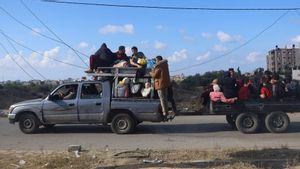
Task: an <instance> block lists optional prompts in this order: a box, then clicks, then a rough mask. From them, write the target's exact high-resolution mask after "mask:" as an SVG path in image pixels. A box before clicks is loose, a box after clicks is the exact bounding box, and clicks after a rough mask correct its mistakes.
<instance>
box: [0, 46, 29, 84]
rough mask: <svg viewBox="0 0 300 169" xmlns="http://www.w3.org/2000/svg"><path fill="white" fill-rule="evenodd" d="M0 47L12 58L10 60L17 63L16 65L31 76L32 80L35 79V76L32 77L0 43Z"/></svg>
mask: <svg viewBox="0 0 300 169" xmlns="http://www.w3.org/2000/svg"><path fill="white" fill-rule="evenodd" d="M0 46H1V47H2V49H3V50H4V51H5V52H6V54H7V55H8V56H9V57H10V59H11V60H12V61H13V62H15V64H16V65H18V67H19V68H20V69H21V70H22V71H23V72H24V73H25V74H26V75H27V76H29V77H30V78H31V79H34V78H33V76H31V75H30V74H29V73H28V72H27V71H26V70H25V69H24V68H23V67H22V66H21V65H20V64H19V63H18V62H17V61H15V59H14V58H13V57H12V56H11V55H10V54H9V52H8V50H7V49H6V48H5V47H4V45H3V44H2V43H1V42H0Z"/></svg>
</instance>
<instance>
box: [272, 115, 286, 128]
mask: <svg viewBox="0 0 300 169" xmlns="http://www.w3.org/2000/svg"><path fill="white" fill-rule="evenodd" d="M272 121H273V126H274V127H276V128H280V127H282V126H283V124H284V121H283V118H282V117H281V116H276V117H274V118H273V120H272Z"/></svg>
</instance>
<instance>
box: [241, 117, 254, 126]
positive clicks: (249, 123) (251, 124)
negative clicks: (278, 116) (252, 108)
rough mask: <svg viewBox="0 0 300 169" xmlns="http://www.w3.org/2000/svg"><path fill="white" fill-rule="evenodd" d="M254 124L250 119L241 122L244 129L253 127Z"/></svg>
mask: <svg viewBox="0 0 300 169" xmlns="http://www.w3.org/2000/svg"><path fill="white" fill-rule="evenodd" d="M253 124H254V122H253V120H252V119H251V117H246V118H245V119H244V120H243V126H244V127H246V128H251V127H252V126H253Z"/></svg>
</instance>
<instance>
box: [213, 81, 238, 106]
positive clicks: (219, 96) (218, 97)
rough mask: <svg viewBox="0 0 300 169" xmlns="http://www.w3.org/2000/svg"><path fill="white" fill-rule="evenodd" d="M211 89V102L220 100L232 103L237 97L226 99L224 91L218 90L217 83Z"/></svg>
mask: <svg viewBox="0 0 300 169" xmlns="http://www.w3.org/2000/svg"><path fill="white" fill-rule="evenodd" d="M213 90H214V91H213V92H210V93H209V96H210V100H211V101H213V102H220V101H221V102H223V103H234V102H235V101H236V100H237V97H234V98H230V99H227V98H226V97H225V96H224V93H223V92H220V90H221V89H220V87H219V85H217V84H215V85H213Z"/></svg>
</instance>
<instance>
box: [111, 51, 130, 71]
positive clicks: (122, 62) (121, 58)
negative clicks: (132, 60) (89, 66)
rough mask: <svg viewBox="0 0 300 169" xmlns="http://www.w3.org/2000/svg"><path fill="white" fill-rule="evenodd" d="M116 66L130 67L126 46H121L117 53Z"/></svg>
mask: <svg viewBox="0 0 300 169" xmlns="http://www.w3.org/2000/svg"><path fill="white" fill-rule="evenodd" d="M115 59H116V60H115V62H114V67H128V66H129V57H128V56H127V55H126V50H125V46H119V50H118V51H117V52H116V53H115Z"/></svg>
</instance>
